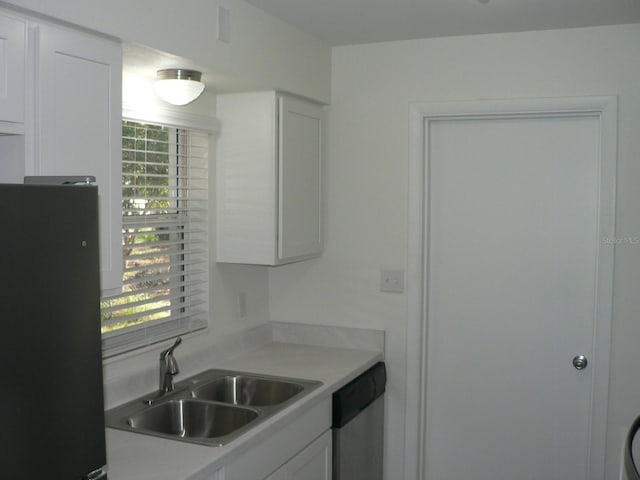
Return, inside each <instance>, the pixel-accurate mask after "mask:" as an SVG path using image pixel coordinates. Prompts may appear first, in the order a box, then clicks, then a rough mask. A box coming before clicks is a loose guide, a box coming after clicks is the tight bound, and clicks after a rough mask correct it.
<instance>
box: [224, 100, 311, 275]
mask: <svg viewBox="0 0 640 480" xmlns="http://www.w3.org/2000/svg"><path fill="white" fill-rule="evenodd" d="M217 107H218V108H217V110H218V116H219V118H220V121H221V135H220V139H219V141H218V155H217V159H216V258H217V261H218V262H229V263H248V264H256V265H281V264H285V263H290V262H295V261H299V260H305V259H308V258H312V257H316V256H319V255H320V254H321V252H322V229H321V163H322V162H321V158H322V150H321V143H322V117H323V111H322V107H321V106H320V105H319V104H317V103H314V102H311V101H309V100H305V99H301V98H299V97H295V96H292V95H287V94H282V93H278V92H254V93H242V94H231V95H222V96H220V97H218V105H217Z"/></svg>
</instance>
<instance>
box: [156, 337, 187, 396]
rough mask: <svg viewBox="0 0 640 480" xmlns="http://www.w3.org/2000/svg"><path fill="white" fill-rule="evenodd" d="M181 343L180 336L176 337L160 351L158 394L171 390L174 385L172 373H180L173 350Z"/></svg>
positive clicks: (173, 388)
mask: <svg viewBox="0 0 640 480" xmlns="http://www.w3.org/2000/svg"><path fill="white" fill-rule="evenodd" d="M181 343H182V338H180V337H178V338H176V341H175V342H174V344H173V345H171V346H170V347H169V348H167V349H166V350H163V351H162V352H161V353H160V391H159V392H158V393H159V395H164V394H165V393H168V392H173V391H174V390H175V386H174V384H173V377H174V375H176V374H178V373H180V370H179V369H178V362H176V359H175V357H174V356H173V350H174V349H175V348H176V347H177V346H178V345H180V344H181Z"/></svg>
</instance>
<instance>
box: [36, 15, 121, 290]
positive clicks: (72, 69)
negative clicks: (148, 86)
mask: <svg viewBox="0 0 640 480" xmlns="http://www.w3.org/2000/svg"><path fill="white" fill-rule="evenodd" d="M35 34H36V38H37V40H36V41H37V44H38V47H39V48H38V50H39V51H38V55H39V57H38V66H39V70H38V71H37V77H36V79H35V85H36V102H35V106H36V119H35V123H36V132H35V145H34V159H33V165H32V166H31V168H29V166H27V170H28V173H27V174H28V175H93V176H95V177H96V181H97V184H98V192H99V214H100V247H101V252H100V267H101V282H102V283H101V288H102V290H109V289H113V288H117V287H118V286H119V285H120V284H121V282H122V246H121V245H122V240H121V236H122V231H121V228H122V227H121V225H122V217H121V215H122V214H121V195H122V194H121V190H122V189H121V180H120V179H121V162H122V154H121V148H122V147H121V128H122V127H121V120H122V113H121V112H122V93H121V92H122V50H121V46H120V44H118V43H115V42H113V41H110V40H107V39H104V38H101V37H96V36H92V35H89V34H86V33H84V32H77V31H73V30H69V29H65V28H63V27H58V26H51V25H47V24H43V25H40V26H38V27H37V28H36V29H35Z"/></svg>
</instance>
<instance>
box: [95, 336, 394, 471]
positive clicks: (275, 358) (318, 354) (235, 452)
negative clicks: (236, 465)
mask: <svg viewBox="0 0 640 480" xmlns="http://www.w3.org/2000/svg"><path fill="white" fill-rule="evenodd" d="M382 357H383V355H382V353H381V352H379V351H373V350H358V349H352V348H333V347H326V346H310V345H300V344H291V343H279V342H272V343H268V344H265V345H263V346H261V347H260V348H257V349H255V350H251V351H248V352H246V353H244V354H242V355H240V356H238V357H235V358H234V359H233V360H229V361H221V362H218V363H215V364H211V365H210V366H208V367H207V368H221V369H229V370H238V371H245V372H253V373H261V374H266V375H276V376H284V377H294V378H301V379H308V380H318V381H320V382H322V383H323V384H322V385H321V386H320V387H319V388H317V389H315V390H313V391H312V392H310V393H309V394H308V395H307V396H305V397H303V398H302V399H300V400H299V401H297V402H295V403H293V404H292V405H290V406H289V407H287V408H285V409H284V410H282V411H281V412H279V413H277V414H276V415H274V416H273V417H270V418H268V419H267V420H265V421H264V422H263V423H261V424H259V425H256V427H254V428H253V429H250V430H249V431H248V432H247V433H245V434H244V435H242V436H240V437H238V438H237V439H235V440H233V441H232V442H230V443H229V444H227V445H225V446H222V447H208V446H201V445H196V444H190V443H185V442H178V441H173V440H168V439H163V438H159V437H152V436H148V435H142V434H137V433H131V432H126V431H121V430H115V429H111V428H107V429H106V432H107V433H106V438H107V462H108V475H109V480H181V479H193V480H196V479H201V478H212V476H213V473H214V472H215V471H216V470H217V469H219V468H220V467H222V466H224V465H226V464H228V463H230V462H231V461H233V460H234V459H236V458H238V457H239V456H240V455H242V454H243V453H245V452H247V451H248V450H250V449H251V448H253V447H255V446H256V445H258V444H259V443H260V441H261V439H264V438H266V437H267V436H270V435H272V434H273V433H275V432H276V431H278V430H280V429H281V428H283V427H284V426H286V425H287V424H288V423H289V422H291V421H292V420H294V419H296V418H298V417H299V416H301V415H303V414H304V413H305V412H307V411H308V410H309V409H310V408H312V407H313V406H315V405H317V404H318V403H320V402H321V401H323V400H326V399H327V398H328V397H329V396H331V394H332V393H333V392H334V391H335V390H337V389H339V388H340V387H342V386H343V385H345V384H346V383H348V382H349V381H351V380H352V379H354V378H355V377H357V376H358V375H359V374H361V373H362V372H364V371H365V370H367V369H368V368H369V367H371V366H372V365H374V364H375V363H376V362H378V361H380V360H382Z"/></svg>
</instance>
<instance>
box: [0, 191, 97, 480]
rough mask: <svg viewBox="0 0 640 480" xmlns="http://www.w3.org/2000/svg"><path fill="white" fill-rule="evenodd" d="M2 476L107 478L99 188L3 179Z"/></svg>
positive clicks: (0, 214) (0, 302)
mask: <svg viewBox="0 0 640 480" xmlns="http://www.w3.org/2000/svg"><path fill="white" fill-rule="evenodd" d="M0 279H1V280H0V322H1V327H0V328H1V330H0V331H1V337H0V343H1V344H0V477H1V478H7V479H12V480H34V479H51V480H85V479H96V480H97V479H100V480H104V479H106V478H107V477H106V473H105V472H106V469H105V465H106V450H105V430H104V399H103V384H102V357H101V339H100V273H99V251H98V197H97V187H94V186H88V185H87V186H76V185H73V186H72V185H64V186H62V185H60V186H45V185H21V184H11V185H0Z"/></svg>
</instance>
